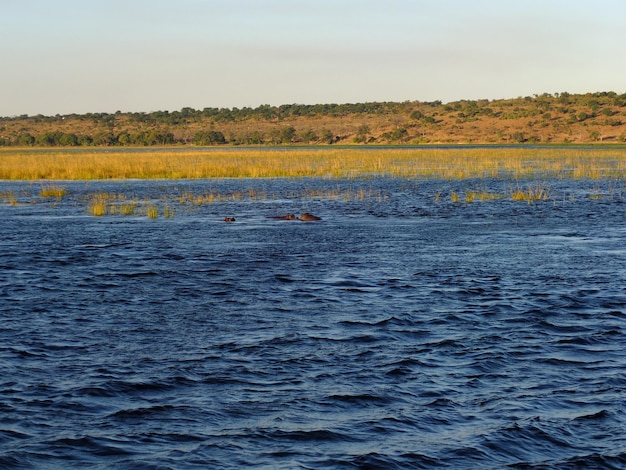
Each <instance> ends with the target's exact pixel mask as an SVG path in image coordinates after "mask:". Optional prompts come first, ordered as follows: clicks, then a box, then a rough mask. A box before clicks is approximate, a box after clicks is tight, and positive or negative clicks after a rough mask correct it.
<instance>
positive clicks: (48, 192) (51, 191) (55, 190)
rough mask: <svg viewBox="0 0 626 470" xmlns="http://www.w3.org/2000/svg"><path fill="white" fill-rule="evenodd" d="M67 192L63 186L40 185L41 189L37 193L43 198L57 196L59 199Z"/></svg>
mask: <svg viewBox="0 0 626 470" xmlns="http://www.w3.org/2000/svg"><path fill="white" fill-rule="evenodd" d="M66 194H67V190H66V189H65V188H64V187H63V186H55V185H49V186H41V191H40V192H39V195H40V196H41V197H44V198H53V197H54V198H57V199H61V198H62V197H63V196H65V195H66Z"/></svg>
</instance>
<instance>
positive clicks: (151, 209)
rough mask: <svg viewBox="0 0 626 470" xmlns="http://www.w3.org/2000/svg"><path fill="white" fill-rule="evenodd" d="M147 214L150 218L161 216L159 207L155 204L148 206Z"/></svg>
mask: <svg viewBox="0 0 626 470" xmlns="http://www.w3.org/2000/svg"><path fill="white" fill-rule="evenodd" d="M146 215H147V216H148V218H150V219H157V218H158V217H159V208H158V207H157V206H155V205H150V206H148V207H147V208H146Z"/></svg>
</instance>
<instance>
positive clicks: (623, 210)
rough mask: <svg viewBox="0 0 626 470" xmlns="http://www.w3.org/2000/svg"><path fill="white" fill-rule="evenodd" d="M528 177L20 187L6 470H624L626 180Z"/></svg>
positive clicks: (5, 281)
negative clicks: (515, 193) (308, 215)
mask: <svg viewBox="0 0 626 470" xmlns="http://www.w3.org/2000/svg"><path fill="white" fill-rule="evenodd" d="M527 184H535V183H530V182H517V181H516V182H513V181H491V182H490V181H480V182H445V181H419V182H416V181H407V180H393V179H380V180H378V179H373V180H369V181H360V182H345V181H339V182H338V181H322V180H319V181H315V180H300V181H283V180H259V181H251V180H247V181H246V180H243V181H242V180H235V181H213V182H207V181H197V182H181V181H178V182H154V181H153V182H117V183H115V182H114V183H63V186H64V187H66V188H68V190H69V194H68V195H67V196H65V197H63V198H62V199H61V200H60V201H55V200H53V199H52V200H50V199H49V200H43V199H41V198H40V197H39V196H38V192H39V186H38V185H29V184H28V183H0V192H3V194H4V195H5V200H4V203H3V204H1V205H0V223H1V227H2V232H1V233H2V241H1V243H0V372H1V375H0V468H8V469H10V468H116V469H118V468H121V469H135V468H148V469H150V468H154V469H166V468H279V469H282V468H289V469H291V468H308V469H322V468H332V469H351V468H363V469H367V468H370V469H373V468H385V469H389V468H391V469H393V468H403V469H404V468H455V469H456V468H458V469H463V468H486V469H500V468H518V469H525V468H533V469H548V468H563V469H569V468H626V408H625V406H624V400H625V399H626V351H625V344H626V192H625V191H624V190H625V188H624V183H623V182H597V181H595V182H586V181H574V182H572V181H561V182H558V181H556V182H548V183H546V182H541V184H548V185H549V187H550V199H549V200H547V201H538V202H536V203H534V204H527V203H525V202H516V201H511V200H510V198H509V197H508V196H507V197H504V198H503V199H499V200H494V201H482V202H473V203H467V204H466V203H459V204H454V203H452V202H451V200H450V197H449V194H450V192H451V191H459V192H460V193H461V194H462V193H463V191H464V190H466V189H468V188H471V187H480V188H482V189H488V190H490V191H494V192H500V193H502V194H507V193H508V191H510V189H511V188H514V187H518V186H522V187H526V185H527ZM249 188H255V190H262V191H264V192H265V193H264V194H266V196H264V198H262V199H258V198H257V199H251V198H247V197H244V198H239V199H236V200H228V201H219V202H216V203H214V204H204V205H196V206H193V205H190V204H184V205H180V206H176V207H175V215H174V217H171V218H164V217H162V216H161V217H160V218H158V219H156V220H152V219H149V218H147V217H146V216H144V215H137V216H105V217H94V216H91V215H88V214H87V211H86V207H87V200H88V197H89V196H88V195H89V193H92V192H95V191H107V192H112V193H118V194H119V193H125V194H128V195H129V197H136V198H139V199H141V200H142V201H143V200H150V199H152V198H155V200H156V203H157V204H164V202H163V201H164V199H163V197H166V198H170V204H171V205H172V206H175V205H176V200H177V199H176V198H177V197H178V195H179V194H180V193H182V192H185V191H192V192H193V191H195V192H202V191H206V190H209V189H213V190H216V191H220V192H222V193H224V194H226V193H228V192H229V191H234V192H236V191H244V192H245V191H247V190H248V189H249ZM303 188H308V189H307V191H303ZM313 189H314V190H315V191H312V190H313ZM359 189H361V190H364V191H363V192H362V193H361V197H355V196H354V195H355V194H357V192H358V190H359ZM330 190H333V191H338V192H339V193H340V194H343V195H344V196H339V197H329V195H330ZM325 191H326V193H325ZM8 193H12V194H14V195H15V196H16V199H17V201H16V202H17V204H16V205H10V204H9V202H8V199H7V197H6V195H7V194H8ZM437 193H440V198H439V200H438V201H437V200H436V196H435V195H436V194H437ZM346 194H352V195H353V196H352V197H348V196H346ZM164 195H165V196H164ZM305 210H306V211H310V212H312V213H315V214H317V215H320V216H321V217H323V219H324V220H323V221H321V222H311V223H305V222H299V221H282V220H275V219H268V218H266V217H265V216H266V215H273V214H282V213H287V212H297V213H299V212H301V211H305ZM225 216H235V217H236V218H237V221H236V222H235V223H232V224H227V223H224V222H223V221H222V219H223V218H224V217H225Z"/></svg>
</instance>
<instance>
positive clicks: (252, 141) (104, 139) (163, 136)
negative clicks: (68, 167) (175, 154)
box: [0, 126, 339, 147]
mask: <svg viewBox="0 0 626 470" xmlns="http://www.w3.org/2000/svg"><path fill="white" fill-rule="evenodd" d="M338 140H339V137H338V136H336V135H335V134H334V133H333V132H331V131H330V130H329V129H322V131H321V132H316V131H314V130H312V129H308V130H305V131H303V132H300V133H298V132H297V131H296V129H295V128H294V127H293V126H285V127H280V128H275V129H272V130H271V131H270V132H261V131H258V130H254V131H250V132H243V133H240V134H232V135H230V136H229V137H226V136H225V135H224V133H223V132H221V131H216V130H208V131H197V132H195V133H194V134H193V136H192V137H191V138H182V137H178V138H177V137H175V135H174V134H173V133H172V132H169V131H161V130H156V129H155V130H148V131H139V132H127V131H123V132H120V133H118V134H114V133H112V132H107V131H99V132H96V133H94V134H93V135H77V134H75V133H68V132H61V131H47V132H42V133H41V134H37V135H33V134H31V133H30V132H21V133H19V134H18V135H17V136H16V137H15V138H7V137H2V138H0V146H2V147H10V146H15V147H88V146H98V147H101V146H156V145H189V144H192V145H198V146H212V145H266V144H270V145H280V144H292V143H304V144H333V143H335V142H337V141H338Z"/></svg>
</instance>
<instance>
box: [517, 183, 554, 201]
mask: <svg viewBox="0 0 626 470" xmlns="http://www.w3.org/2000/svg"><path fill="white" fill-rule="evenodd" d="M549 193H550V191H549V189H548V188H547V187H545V186H543V185H541V184H537V185H535V186H528V187H527V188H526V189H520V188H517V189H514V190H511V199H512V200H513V201H525V202H528V203H529V204H530V203H532V202H534V201H546V200H548V199H549V197H550V196H549Z"/></svg>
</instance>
